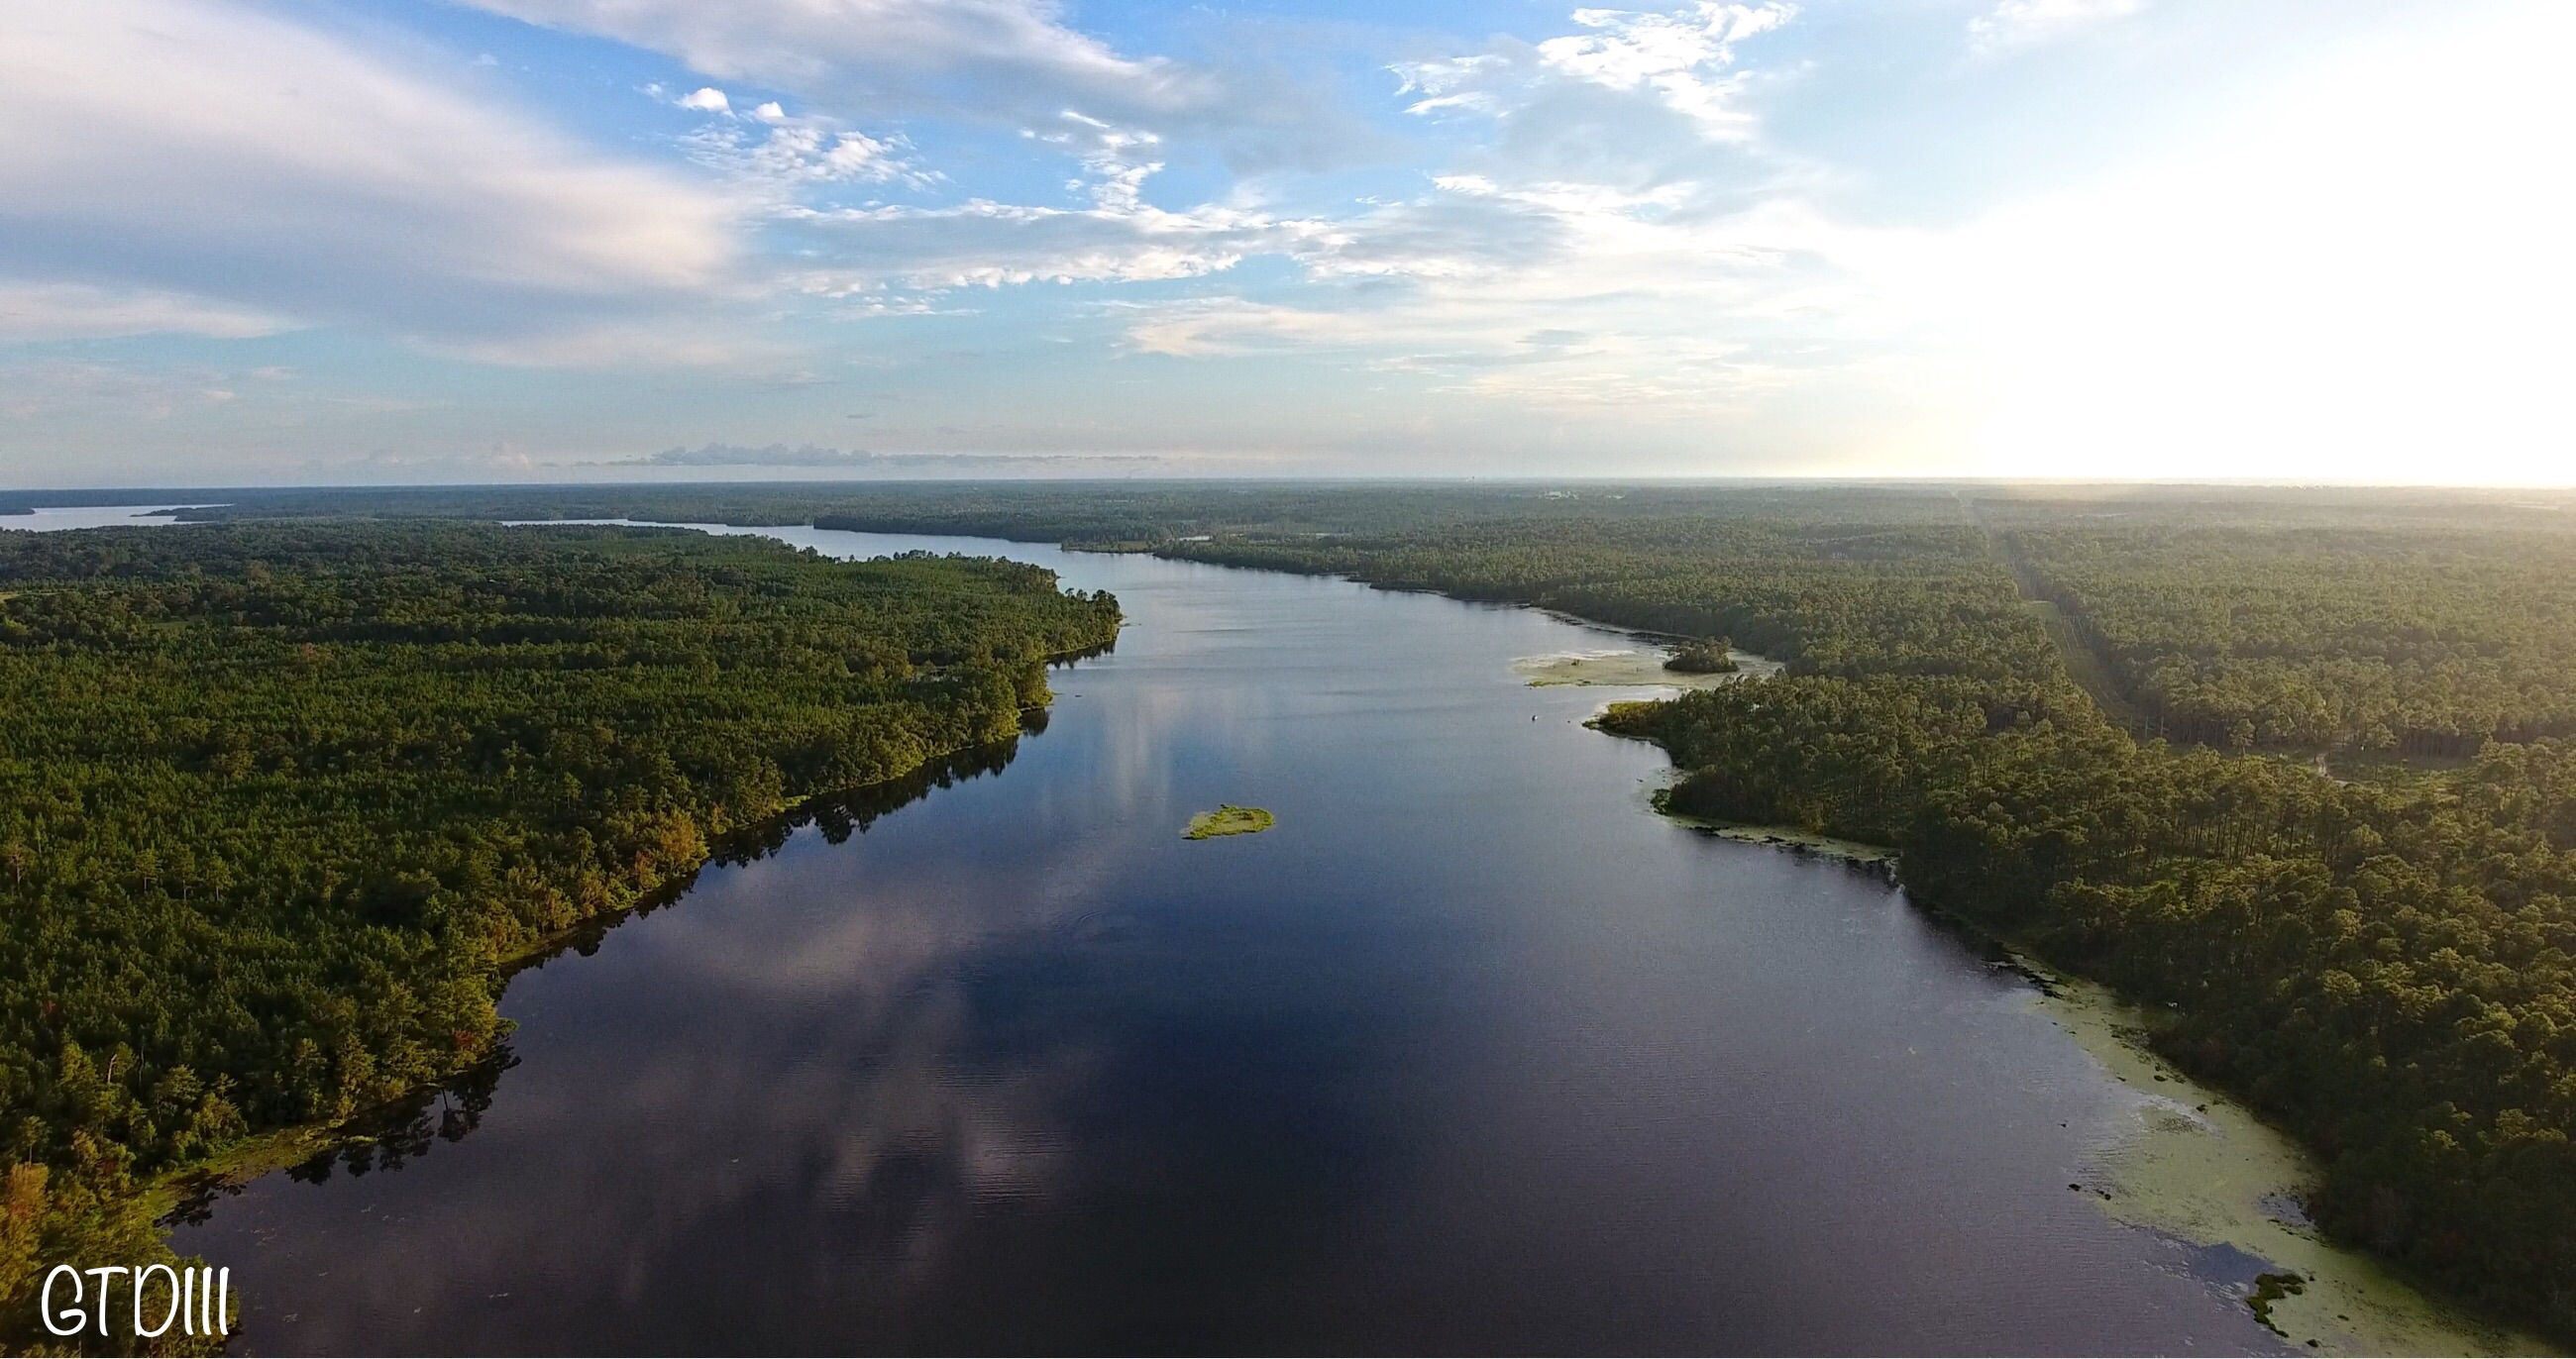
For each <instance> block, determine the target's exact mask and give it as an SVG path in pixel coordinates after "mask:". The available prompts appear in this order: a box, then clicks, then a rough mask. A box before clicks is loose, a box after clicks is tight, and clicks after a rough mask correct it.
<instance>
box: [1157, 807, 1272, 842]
mask: <svg viewBox="0 0 2576 1359" xmlns="http://www.w3.org/2000/svg"><path fill="white" fill-rule="evenodd" d="M1278 821H1279V818H1277V817H1275V816H1272V815H1271V814H1270V813H1268V812H1266V811H1264V810H1262V809H1261V808H1259V807H1237V806H1235V805H1234V804H1233V803H1231V802H1229V803H1226V804H1225V805H1223V806H1221V807H1219V808H1217V809H1216V810H1215V811H1212V812H1201V813H1199V814H1198V815H1196V816H1194V817H1191V818H1190V826H1189V829H1188V830H1185V831H1182V832H1181V838H1182V839H1184V840H1213V839H1215V838H1217V837H1218V836H1220V835H1258V834H1260V833H1261V832H1263V831H1266V830H1268V829H1270V828H1271V827H1272V826H1274V825H1276V824H1278Z"/></svg>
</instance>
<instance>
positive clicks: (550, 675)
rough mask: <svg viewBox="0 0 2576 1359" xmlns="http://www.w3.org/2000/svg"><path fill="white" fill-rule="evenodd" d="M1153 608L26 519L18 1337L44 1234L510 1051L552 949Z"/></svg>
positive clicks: (18, 726) (131, 1217) (18, 731)
mask: <svg viewBox="0 0 2576 1359" xmlns="http://www.w3.org/2000/svg"><path fill="white" fill-rule="evenodd" d="M1118 626H1119V612H1118V605H1117V601H1116V600H1115V599H1113V598H1110V597H1109V596H1107V595H1105V594H1097V593H1095V594H1080V593H1071V592H1066V591H1064V590H1061V589H1060V588H1058V583H1057V581H1056V579H1055V577H1054V575H1053V573H1051V572H1048V571H1045V570H1043V569H1040V568H1037V567H1031V566H1026V565H1021V564H1017V563H1011V562H1004V561H997V560H991V559H976V558H964V557H944V558H943V557H930V556H925V555H914V556H909V557H901V558H892V559H882V560H878V561H873V562H864V563H843V562H837V561H831V560H827V559H824V558H821V557H819V556H816V555H815V554H812V553H807V552H799V551H796V550H793V549H789V548H787V547H784V546H783V545H780V544H778V543H776V542H773V541H770V540H765V539H756V538H716V537H708V536H706V535H703V534H697V533H691V532H684V531H676V530H650V529H619V528H597V527H541V528H504V527H500V526H498V525H492V524H473V523H457V522H441V521H435V520H405V521H401V522H346V521H316V522H277V523H238V524H224V525H198V526H184V527H174V528H162V529H99V530H79V531H69V532H59V533H42V534H31V533H0V875H5V876H0V893H5V901H6V909H5V910H0V1166H5V1169H0V1343H5V1344H11V1345H17V1344H21V1343H24V1342H25V1341H27V1340H28V1339H29V1338H30V1337H36V1338H41V1337H37V1336H36V1333H35V1331H34V1317H33V1314H32V1302H31V1298H30V1296H29V1294H30V1288H31V1286H32V1283H33V1277H32V1276H33V1273H34V1270H35V1267H36V1265H37V1262H39V1261H52V1260H60V1259H64V1258H70V1257H74V1256H77V1257H80V1258H85V1259H86V1258H99V1259H110V1258H112V1259H117V1260H128V1259H134V1260H141V1259H149V1258H154V1256H155V1253H156V1252H160V1251H162V1249H163V1248H162V1247H161V1246H160V1245H159V1243H158V1240H157V1236H156V1235H155V1233H153V1232H152V1230H151V1228H150V1224H149V1222H148V1220H144V1219H141V1218H139V1217H138V1216H137V1215H136V1213H135V1212H134V1211H133V1208H134V1205H135V1203H136V1202H138V1194H139V1191H141V1190H142V1189H143V1188H144V1187H146V1186H147V1185H150V1184H152V1183H154V1182H157V1181H167V1180H168V1179H169V1177H171V1176H172V1175H174V1174H175V1173H178V1172H181V1171H183V1170H185V1169H186V1168H188V1167H190V1166H193V1165H199V1164H204V1163H207V1162H208V1161H209V1160H210V1159H212V1158H219V1157H221V1156H222V1155H223V1154H224V1153H225V1152H226V1151H227V1150H228V1149H231V1148H235V1147H238V1146H241V1145H242V1144H243V1143H244V1142H245V1140H246V1139H251V1138H256V1137H258V1136H259V1135H261V1134H263V1133H268V1132H273V1131H275V1130H278V1129H282V1128H291V1127H298V1126H309V1125H317V1124H318V1125H330V1124H338V1123H342V1122H345V1121H348V1120H351V1119H353V1118H358V1117H360V1116H362V1115H367V1114H370V1113H371V1112H372V1111H376V1110H379V1109H381V1108H383V1107H385V1106H388V1105H392V1104H396V1103H398V1102H400V1101H401V1100H403V1099H404V1098H406V1097H407V1096H412V1095H415V1094H416V1093H417V1092H418V1091H420V1090H422V1089H424V1088H428V1087H432V1086H434V1085H436V1084H437V1083H439V1082H441V1081H443V1080H446V1079H448V1078H450V1077H453V1076H455V1075H457V1074H458V1073H460V1072H466V1071H470V1070H472V1069H473V1068H475V1067H476V1065H477V1064H478V1063H480V1062H483V1061H485V1060H486V1059H487V1058H489V1057H490V1056H491V1054H492V1053H493V1052H494V1050H495V1045H496V1044H497V1043H499V1042H500V1040H501V1039H502V1037H503V1030H504V1028H505V1025H504V1024H503V1023H502V1021H501V1020H500V1019H499V1018H498V1016H497V1013H496V1010H495V1002H496V999H497V997H498V994H499V991H500V987H501V985H502V982H503V980H504V978H505V976H506V974H507V971H508V970H509V968H510V966H511V965H512V964H513V963H514V962H515V961H516V960H518V959H521V958H524V957H526V956H528V955H529V954H530V953H532V952H533V951H535V950H538V949H540V948H542V947H544V946H546V945H547V944H548V943H549V941H552V940H556V939H560V938H562V937H564V936H565V934H566V932H567V931H571V930H574V929H576V928H577V927H580V926H582V925H583V924H585V922H597V921H599V920H601V919H602V918H604V917H607V916H609V915H612V914H614V913H617V912H619V911H622V910H625V909H627V908H629V907H632V906H635V905H637V904H639V903H643V902H647V901H650V900H652V899H653V898H654V897H655V895H656V894H657V893H664V892H667V891H669V890H671V889H672V888H674V887H675V886H677V885H678V884H680V883H683V882H684V881H685V880H686V879H687V877H688V876H689V875H690V874H691V873H693V872H694V871H695V870H696V869H697V867H698V866H699V865H700V864H701V863H702V862H703V861H704V860H705V859H706V858H707V857H708V855H709V853H710V848H711V846H718V847H721V846H723V845H725V844H727V843H729V842H739V841H741V839H742V838H743V837H744V836H746V835H748V836H751V837H753V838H754V839H755V840H756V839H757V838H758V836H759V833H760V831H761V829H762V828H763V827H764V826H766V825H769V824H771V823H773V822H774V821H775V820H776V819H777V818H779V817H780V816H781V815H782V814H783V813H786V812H789V811H790V810H791V809H794V808H797V807H798V806H800V805H803V804H807V803H808V802H809V801H810V800H811V799H815V798H817V797H820V796H822V795H825V794H832V793H836V792H840V791H842V790H847V789H851V788H854V787H859V786H862V785H870V784H876V783H880V782H883V781H885V780H889V779H895V778H897V777H899V776H903V775H906V774H908V773H911V772H913V771H915V770H918V769H921V768H922V767H923V766H925V765H928V764H932V763H933V762H935V761H938V760H940V759H941V757H943V756H946V755H948V754H949V753H950V752H955V751H959V750H961V749H966V748H970V747H977V746H981V745H985V744H987V743H992V742H996V741H1003V740H1007V739H1008V738H1010V737H1011V736H1013V735H1014V734H1015V733H1016V732H1018V731H1019V730H1020V728H1021V722H1022V714H1023V713H1024V711H1028V710H1031V709H1033V708H1035V707H1036V706H1037V705H1041V704H1043V703H1045V702H1046V701H1047V698H1048V693H1047V687H1046V680H1045V667H1046V665H1047V663H1048V662H1049V661H1050V660H1051V659H1054V658H1058V657H1063V656H1067V655H1071V654H1076V653H1082V652H1086V651H1091V650H1096V649H1098V648H1102V647H1105V646H1108V645H1110V644H1111V643H1112V642H1114V640H1115V639H1116V636H1117V631H1118ZM818 815H822V816H824V817H825V818H826V819H827V820H828V821H831V822H833V823H834V824H845V823H846V822H847V821H848V819H849V818H848V815H847V814H846V813H844V812H841V811H839V810H837V804H834V805H833V806H831V807H826V808H825V810H824V811H823V812H821V813H818Z"/></svg>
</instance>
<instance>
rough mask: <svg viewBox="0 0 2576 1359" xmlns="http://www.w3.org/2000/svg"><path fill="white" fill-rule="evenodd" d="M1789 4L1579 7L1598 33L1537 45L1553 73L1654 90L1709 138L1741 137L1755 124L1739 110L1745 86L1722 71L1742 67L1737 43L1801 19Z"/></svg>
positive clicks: (1577, 16) (1577, 15) (1578, 18)
mask: <svg viewBox="0 0 2576 1359" xmlns="http://www.w3.org/2000/svg"><path fill="white" fill-rule="evenodd" d="M1797 12H1798V11H1797V7H1796V6H1794V5H1786V4H1765V5H1721V4H1712V3H1706V2H1705V0H1703V3H1701V4H1699V5H1696V6H1693V7H1691V8H1689V9H1684V10H1680V11H1676V12H1674V13H1670V14H1655V13H1638V12H1634V11H1628V10H1610V9H1579V10H1576V11H1575V12H1574V21H1575V22H1576V23H1578V24H1581V25H1583V26H1584V27H1586V28H1588V29H1591V30H1592V31H1591V32H1589V33H1584V34H1575V35H1569V36H1566V37H1562V38H1550V39H1548V40H1547V41H1545V42H1542V43H1540V44H1539V45H1538V55H1539V60H1540V61H1542V62H1544V63H1545V64H1546V65H1547V66H1548V67H1549V68H1550V69H1552V70H1556V71H1561V72H1563V73H1565V74H1567V75H1570V76H1574V77H1576V78H1577V79H1581V80H1588V81H1591V82H1592V83H1593V84H1596V85H1599V86H1601V87H1602V88H1604V89H1610V90H1651V91H1653V92H1654V93H1655V94H1656V95H1657V96H1658V97H1659V98H1661V99H1662V100H1663V101H1664V102H1665V103H1666V104H1667V105H1669V106H1670V107H1671V108H1673V109H1674V110H1675V111H1676V112H1679V113H1682V114H1684V115H1687V116H1688V117H1689V118H1690V119H1691V120H1692V121H1694V122H1696V123H1698V124H1699V125H1700V126H1701V127H1702V128H1703V129H1704V130H1705V131H1706V132H1707V133H1708V134H1709V135H1710V136H1713V137H1722V138H1739V137H1742V136H1744V135H1746V133H1747V131H1748V130H1749V124H1750V119H1748V118H1747V117H1746V116H1745V115H1744V114H1743V113H1741V112H1739V111H1738V110H1737V109H1736V108H1735V107H1734V106H1733V101H1732V96H1733V95H1734V93H1735V90H1736V87H1737V84H1738V81H1737V80H1736V79H1735V78H1732V77H1725V76H1720V75H1719V74H1717V73H1718V72H1720V71H1722V70H1724V69H1725V68H1727V67H1729V66H1732V65H1734V64H1735V44H1736V43H1738V42H1740V41H1742V40H1743V39H1745V38H1749V37H1752V36H1753V35H1755V34H1757V33H1762V32H1766V31H1768V30H1771V29H1775V28H1778V27H1779V26H1781V25H1782V24H1785V23H1787V22H1789V20H1790V19H1791V18H1792V17H1794V16H1795V15H1796V14H1797Z"/></svg>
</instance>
